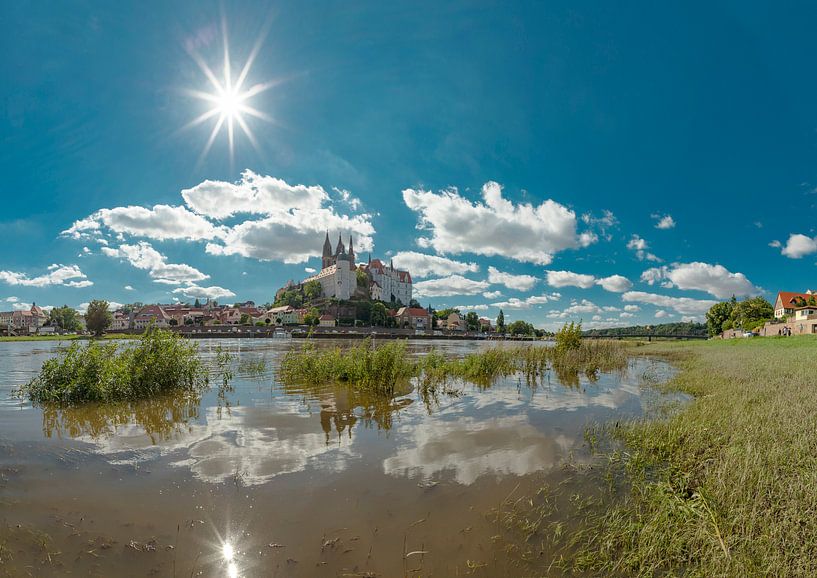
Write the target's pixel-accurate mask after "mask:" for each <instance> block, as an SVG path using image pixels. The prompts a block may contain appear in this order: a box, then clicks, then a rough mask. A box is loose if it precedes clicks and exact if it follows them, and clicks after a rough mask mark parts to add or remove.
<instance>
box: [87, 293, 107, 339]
mask: <svg viewBox="0 0 817 578" xmlns="http://www.w3.org/2000/svg"><path fill="white" fill-rule="evenodd" d="M111 323H113V315H111V312H110V311H108V302H107V301H100V300H97V299H95V300H93V301H91V302H90V303H89V304H88V310H87V311H86V312H85V326H86V327H87V328H88V331H93V333H94V335H96V336H97V337H99V336H100V335H102V333H103V332H104V331H105V330H106V329H107V328H108V327H110V326H111Z"/></svg>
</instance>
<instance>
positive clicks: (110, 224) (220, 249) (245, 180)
mask: <svg viewBox="0 0 817 578" xmlns="http://www.w3.org/2000/svg"><path fill="white" fill-rule="evenodd" d="M181 196H182V198H183V200H184V202H185V205H183V206H172V205H155V206H154V207H152V208H147V207H139V206H127V207H115V208H112V209H100V210H99V211H97V212H95V213H93V214H92V215H90V216H88V217H86V218H84V219H80V220H78V221H76V222H75V223H74V224H73V225H72V226H71V227H70V228H69V229H67V230H65V231H63V235H65V236H68V237H71V238H75V239H85V238H93V239H95V240H97V241H99V242H100V243H101V244H107V243H108V238H109V237H111V236H113V237H114V238H115V239H116V240H117V241H119V242H123V241H125V238H126V236H131V237H141V238H145V239H151V240H157V241H164V240H171V239H176V240H187V241H196V242H207V244H206V247H205V250H206V252H207V253H210V254H212V255H239V256H242V257H249V258H253V259H258V260H262V261H283V262H284V263H303V262H305V261H307V260H308V259H309V258H310V257H317V256H320V254H321V248H322V246H323V238H324V235H325V233H326V232H327V231H328V232H329V234H330V237H331V238H332V240H333V243H334V240H335V238H336V237H337V235H338V234H339V233H342V234H343V235H344V237H345V238H346V242H348V235H349V234H352V235H354V237H355V239H354V244H355V250H356V251H358V252H362V251H370V250H371V249H372V248H373V247H374V243H373V239H372V236H373V234H374V227H373V226H372V223H371V215H367V214H357V215H346V214H342V213H340V212H338V211H337V210H336V207H335V206H334V204H333V202H332V199H331V198H330V196H329V195H328V194H327V192H326V191H325V190H324V189H323V188H322V187H320V186H307V185H290V184H288V183H286V182H285V181H283V180H281V179H278V178H275V177H270V176H261V175H257V174H255V173H253V172H252V171H249V170H246V171H244V173H242V175H241V179H240V180H239V181H238V182H236V183H230V182H225V181H210V180H207V181H204V182H202V183H200V184H198V185H196V186H194V187H191V188H189V189H184V190H183V191H182V192H181ZM340 197H341V200H340V201H339V202H342V203H344V204H345V205H346V206H350V207H351V206H354V207H357V206H359V203H358V202H355V200H354V198H353V197H351V196H344V195H343V194H340ZM226 219H229V221H225V220H226Z"/></svg>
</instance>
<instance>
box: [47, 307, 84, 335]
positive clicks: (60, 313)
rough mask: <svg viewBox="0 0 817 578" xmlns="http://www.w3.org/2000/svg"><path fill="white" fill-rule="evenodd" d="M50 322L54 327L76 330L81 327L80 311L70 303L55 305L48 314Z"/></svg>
mask: <svg viewBox="0 0 817 578" xmlns="http://www.w3.org/2000/svg"><path fill="white" fill-rule="evenodd" d="M48 322H49V323H50V324H51V326H52V327H59V328H60V329H62V330H63V331H76V330H77V329H79V327H80V325H79V313H78V312H77V310H76V309H73V308H71V307H68V305H63V306H62V307H54V309H52V310H51V312H50V313H49V314H48Z"/></svg>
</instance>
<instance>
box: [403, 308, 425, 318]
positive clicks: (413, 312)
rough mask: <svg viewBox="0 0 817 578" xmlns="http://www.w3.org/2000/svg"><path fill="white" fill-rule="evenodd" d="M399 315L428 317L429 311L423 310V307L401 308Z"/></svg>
mask: <svg viewBox="0 0 817 578" xmlns="http://www.w3.org/2000/svg"><path fill="white" fill-rule="evenodd" d="M397 315H398V316H401V315H409V316H411V317H427V316H428V311H426V310H425V309H423V308H422V307H401V308H400V310H399V311H397Z"/></svg>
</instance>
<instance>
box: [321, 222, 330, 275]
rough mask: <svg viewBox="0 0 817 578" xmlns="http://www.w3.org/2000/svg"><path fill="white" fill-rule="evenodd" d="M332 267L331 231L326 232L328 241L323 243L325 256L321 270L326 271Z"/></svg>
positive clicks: (322, 258)
mask: <svg viewBox="0 0 817 578" xmlns="http://www.w3.org/2000/svg"><path fill="white" fill-rule="evenodd" d="M330 265H332V243H330V242H329V231H328V230H327V231H326V240H325V241H324V242H323V256H322V257H321V268H322V269H326V268H327V267H329V266H330Z"/></svg>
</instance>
